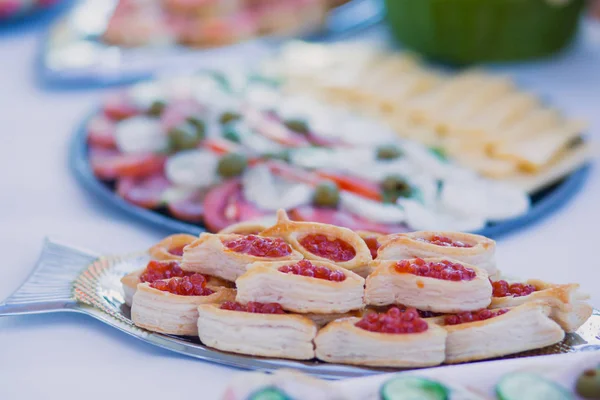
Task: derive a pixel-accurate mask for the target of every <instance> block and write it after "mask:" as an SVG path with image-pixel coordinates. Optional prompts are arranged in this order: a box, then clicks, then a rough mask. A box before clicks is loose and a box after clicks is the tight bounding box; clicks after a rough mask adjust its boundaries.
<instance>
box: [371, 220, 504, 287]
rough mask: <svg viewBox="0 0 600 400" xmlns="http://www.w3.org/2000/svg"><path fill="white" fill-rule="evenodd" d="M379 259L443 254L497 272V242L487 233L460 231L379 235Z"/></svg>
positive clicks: (492, 274) (399, 258)
mask: <svg viewBox="0 0 600 400" xmlns="http://www.w3.org/2000/svg"><path fill="white" fill-rule="evenodd" d="M379 242H380V243H381V246H380V247H379V249H378V251H377V259H378V260H404V259H410V258H416V257H420V258H427V257H444V258H450V259H453V260H456V261H462V262H465V263H469V264H471V265H474V266H476V267H478V268H480V269H483V270H485V271H486V272H487V273H488V275H489V276H490V277H495V276H496V275H497V274H498V270H497V268H496V259H495V253H496V242H494V241H493V240H491V239H488V238H486V237H484V236H480V235H474V234H471V233H460V232H434V231H420V232H411V233H400V234H396V235H389V236H385V237H383V238H380V239H379Z"/></svg>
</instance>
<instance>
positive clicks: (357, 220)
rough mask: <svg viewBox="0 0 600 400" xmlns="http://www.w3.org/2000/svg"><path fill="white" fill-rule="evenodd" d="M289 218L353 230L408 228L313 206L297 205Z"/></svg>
mask: <svg viewBox="0 0 600 400" xmlns="http://www.w3.org/2000/svg"><path fill="white" fill-rule="evenodd" d="M290 218H292V219H293V220H296V221H312V222H321V223H323V224H330V225H337V226H343V227H346V228H349V229H352V230H354V231H359V230H360V231H371V232H378V233H400V232H407V231H408V230H409V229H408V227H407V226H405V225H386V224H380V223H376V222H372V221H368V220H366V219H364V218H361V217H359V216H357V215H354V214H350V213H349V212H346V211H341V210H336V209H333V208H321V207H314V206H302V207H297V208H295V209H293V210H292V211H290Z"/></svg>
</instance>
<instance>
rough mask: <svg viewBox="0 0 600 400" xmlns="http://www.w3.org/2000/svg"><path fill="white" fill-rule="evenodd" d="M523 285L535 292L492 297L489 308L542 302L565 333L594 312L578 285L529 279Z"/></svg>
mask: <svg viewBox="0 0 600 400" xmlns="http://www.w3.org/2000/svg"><path fill="white" fill-rule="evenodd" d="M525 283H526V284H528V285H533V286H534V287H535V288H536V289H537V290H536V291H535V292H533V293H531V294H530V295H527V296H520V297H512V296H506V297H492V303H491V304H490V308H507V307H516V306H519V305H521V304H524V303H528V302H531V301H538V302H543V303H544V304H546V305H548V306H550V308H551V312H550V318H552V319H553V320H555V321H556V322H557V323H558V324H559V325H560V326H561V327H562V328H563V329H564V330H565V332H575V331H576V330H577V329H579V327H580V326H581V325H583V323H584V322H585V321H587V319H588V318H589V317H590V316H591V315H592V312H593V311H594V309H593V307H592V306H591V305H589V304H587V303H585V300H587V299H589V295H586V294H583V293H581V292H579V285H578V284H576V283H570V284H565V285H558V284H552V283H548V282H544V281H541V280H538V279H530V280H528V281H526V282H525Z"/></svg>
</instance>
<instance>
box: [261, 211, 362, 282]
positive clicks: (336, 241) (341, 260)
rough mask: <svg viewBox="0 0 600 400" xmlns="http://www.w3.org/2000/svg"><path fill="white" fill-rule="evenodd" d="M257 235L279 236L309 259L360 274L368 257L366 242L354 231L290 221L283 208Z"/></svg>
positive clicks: (320, 224)
mask: <svg viewBox="0 0 600 400" xmlns="http://www.w3.org/2000/svg"><path fill="white" fill-rule="evenodd" d="M261 236H267V237H278V238H283V239H284V240H285V241H286V242H287V243H289V244H290V245H291V246H292V247H293V248H294V249H295V250H297V251H299V252H300V253H301V254H302V255H303V256H304V257H306V258H308V259H309V260H315V261H325V262H333V263H335V264H336V265H338V266H340V267H342V268H345V269H348V270H350V271H354V272H356V273H358V274H359V275H361V276H362V274H360V272H361V269H362V270H364V269H366V270H368V264H369V262H370V261H371V260H372V257H371V252H370V250H369V248H368V247H367V245H366V243H365V242H364V241H363V240H362V239H361V237H360V236H359V235H358V234H357V233H355V232H354V231H352V230H350V229H347V228H341V227H339V226H335V225H328V224H322V223H318V222H296V221H291V220H290V219H289V218H288V216H287V214H286V213H285V211H284V210H279V211H277V223H276V224H275V225H274V226H272V227H270V228H268V229H265V230H264V231H262V232H261Z"/></svg>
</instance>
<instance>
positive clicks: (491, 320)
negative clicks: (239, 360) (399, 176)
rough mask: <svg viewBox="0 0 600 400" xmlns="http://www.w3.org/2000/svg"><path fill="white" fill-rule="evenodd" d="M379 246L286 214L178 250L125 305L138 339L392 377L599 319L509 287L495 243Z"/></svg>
mask: <svg viewBox="0 0 600 400" xmlns="http://www.w3.org/2000/svg"><path fill="white" fill-rule="evenodd" d="M236 228H238V229H239V231H236ZM373 236H374V237H375V238H376V240H375V242H376V243H380V244H381V245H380V247H379V248H374V247H373V244H374V241H373V240H371V239H372V238H373ZM373 236H369V235H367V234H366V233H364V232H363V233H362V234H359V233H356V232H354V231H353V230H350V229H348V228H344V227H338V226H334V225H329V224H323V223H315V222H303V221H301V222H299V221H292V220H290V219H289V218H288V215H287V214H286V213H285V211H283V210H279V211H278V212H277V220H276V221H275V223H274V224H273V225H272V226H268V227H266V228H264V229H262V230H261V231H259V232H252V233H248V232H247V226H244V225H243V224H238V225H237V226H235V227H234V228H229V229H228V230H227V233H215V234H213V233H203V234H201V235H200V237H194V236H190V235H173V236H169V237H167V238H165V239H164V240H163V241H161V242H160V243H158V244H157V245H155V246H153V247H152V248H151V249H150V251H149V255H150V258H151V260H150V261H149V262H148V264H147V266H146V268H145V269H142V270H138V271H134V272H131V273H129V274H127V275H126V276H124V277H123V278H122V279H121V283H122V286H123V291H124V299H125V302H126V303H127V304H128V305H130V306H131V319H132V321H133V323H134V324H135V325H137V326H139V327H141V328H144V329H147V330H150V331H155V332H160V333H166V334H170V335H183V336H197V337H199V339H200V341H201V342H202V343H203V344H204V345H206V346H208V347H212V348H214V349H218V350H222V351H227V352H233V353H238V354H246V355H252V356H262V357H275V358H287V359H294V360H312V359H317V360H320V361H323V362H330V363H339V364H352V365H361V366H372V367H393V368H409V367H426V366H435V365H440V364H442V363H447V364H450V363H461V362H467V361H474V360H484V359H490V358H497V357H501V356H505V355H509V354H516V353H520V352H524V351H528V350H533V349H539V348H543V347H546V346H550V345H553V344H556V343H559V342H561V341H562V340H563V339H564V338H565V332H573V331H575V330H577V329H578V328H579V327H580V326H581V325H582V324H583V323H584V322H585V321H586V320H587V319H588V318H589V317H590V316H591V314H592V311H593V310H592V307H591V306H589V305H588V304H587V303H586V302H585V300H586V299H587V296H585V295H583V294H582V293H580V292H579V291H578V285H577V284H569V285H554V284H550V283H546V282H542V281H538V280H530V281H525V282H517V281H507V280H505V279H503V276H502V273H501V272H500V271H499V270H498V268H497V266H496V263H495V260H494V250H495V243H494V242H493V241H492V240H490V239H487V238H485V237H482V236H478V235H472V234H463V233H457V232H444V231H420V232H412V233H400V234H391V235H387V236H383V235H375V234H373ZM372 254H374V255H375V257H373V256H372ZM454 256H456V258H454ZM464 260H468V262H467V261H464ZM490 272H491V273H490Z"/></svg>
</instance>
